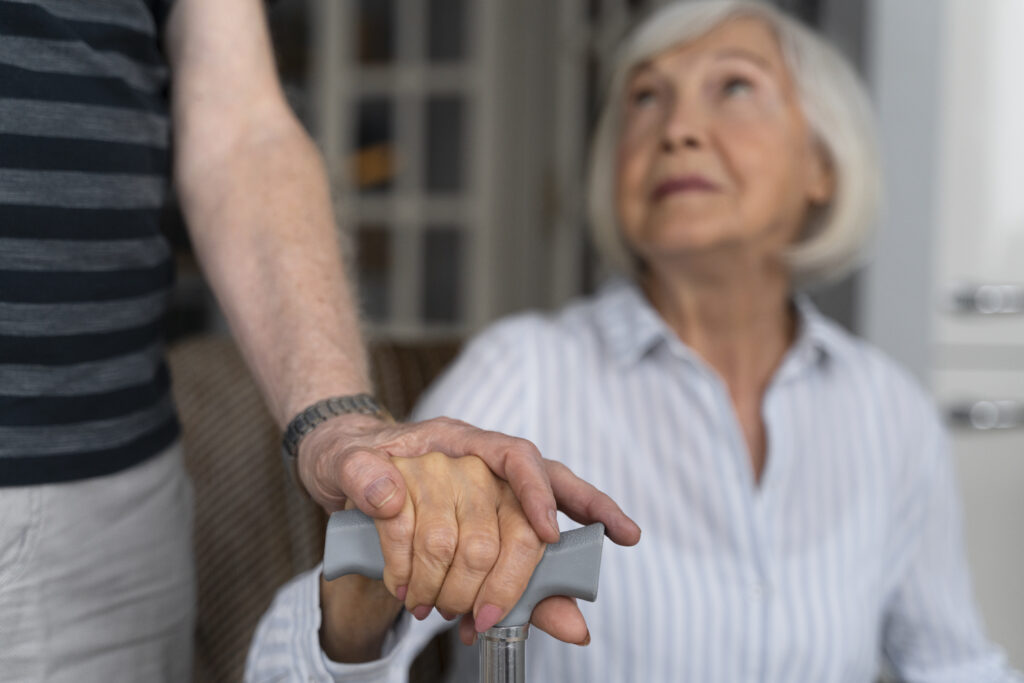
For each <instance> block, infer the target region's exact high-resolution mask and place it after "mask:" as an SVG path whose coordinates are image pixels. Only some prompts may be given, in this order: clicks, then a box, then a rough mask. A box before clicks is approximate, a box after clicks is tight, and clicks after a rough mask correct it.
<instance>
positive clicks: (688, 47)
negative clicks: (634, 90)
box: [632, 17, 788, 76]
mask: <svg viewBox="0 0 1024 683" xmlns="http://www.w3.org/2000/svg"><path fill="white" fill-rule="evenodd" d="M727 59H739V60H745V61H748V62H750V63H751V64H754V65H756V66H758V67H760V68H761V69H763V70H765V71H768V72H771V73H777V74H778V75H781V76H786V75H788V69H787V68H786V63H785V60H784V59H783V56H782V50H781V49H780V47H779V41H778V38H777V37H776V35H775V31H774V30H773V29H772V27H771V26H769V25H768V24H767V23H766V22H764V21H763V20H761V19H758V18H756V17H735V18H732V19H727V20H726V21H724V22H722V23H720V24H718V25H717V26H715V27H713V28H712V29H711V30H709V31H708V32H707V33H704V34H703V35H701V36H699V37H697V38H694V39H693V40H688V41H686V42H684V43H680V44H677V45H673V46H672V47H669V48H667V49H665V50H662V51H661V52H658V53H657V54H655V55H654V56H652V57H651V58H649V59H646V60H644V61H643V62H641V63H639V64H637V66H636V67H635V68H634V69H633V70H632V72H633V73H634V74H636V73H639V72H641V71H647V70H653V71H656V72H665V73H672V72H676V71H677V70H679V69H685V68H687V67H688V66H690V65H692V64H696V63H701V62H707V61H713V60H727Z"/></svg>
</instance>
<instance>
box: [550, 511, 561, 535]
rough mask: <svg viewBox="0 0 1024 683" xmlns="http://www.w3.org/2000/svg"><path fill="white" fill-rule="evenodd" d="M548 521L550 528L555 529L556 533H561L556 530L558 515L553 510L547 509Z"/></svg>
mask: <svg viewBox="0 0 1024 683" xmlns="http://www.w3.org/2000/svg"><path fill="white" fill-rule="evenodd" d="M548 522H550V523H551V528H552V529H554V530H555V533H556V534H559V533H561V532H559V531H558V515H556V514H555V511H554V510H548Z"/></svg>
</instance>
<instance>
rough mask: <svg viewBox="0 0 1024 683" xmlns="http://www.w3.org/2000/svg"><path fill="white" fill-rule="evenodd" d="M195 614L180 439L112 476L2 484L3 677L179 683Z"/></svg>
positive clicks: (188, 659) (188, 498) (186, 667)
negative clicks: (14, 484)
mask: <svg viewBox="0 0 1024 683" xmlns="http://www.w3.org/2000/svg"><path fill="white" fill-rule="evenodd" d="M194 617H195V572H194V568H193V561H192V487H191V484H190V483H189V481H188V477H187V476H186V474H185V469H184V464H183V458H182V449H181V446H180V444H176V445H174V446H172V447H171V448H169V449H167V450H166V451H164V452H163V453H161V454H160V455H158V456H156V457H153V458H151V459H149V460H146V461H145V462H143V463H141V464H139V465H137V466H135V467H132V468H129V469H127V470H124V471H122V472H118V473H116V474H113V475H109V476H104V477H96V478H93V479H86V480H82V481H77V482H70V483H60V484H47V485H42V486H25V487H13V488H0V681H3V682H4V683H6V682H7V681H11V682H13V681H18V682H19V683H21V682H23V681H47V682H50V681H53V682H60V683H64V682H68V683H70V682H72V681H74V682H75V683H91V682H92V681H96V682H100V681H102V682H103V683H108V682H113V681H147V682H148V681H187V680H189V678H190V676H191V673H192V628H193V621H194Z"/></svg>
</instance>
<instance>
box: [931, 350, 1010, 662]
mask: <svg viewBox="0 0 1024 683" xmlns="http://www.w3.org/2000/svg"><path fill="white" fill-rule="evenodd" d="M935 392H936V395H937V396H938V398H939V401H940V403H941V405H942V406H943V407H944V408H945V409H946V410H947V412H948V411H950V410H951V409H956V410H958V412H961V413H962V415H961V418H960V419H958V420H956V421H955V422H954V423H953V425H952V436H953V449H954V454H955V457H956V463H957V474H958V477H959V480H960V489H961V492H962V498H963V505H964V531H965V534H966V538H967V553H968V560H969V562H970V566H971V578H972V581H973V585H974V593H975V597H976V599H977V602H978V607H979V608H980V610H981V613H982V616H983V618H984V621H985V626H986V629H987V631H988V635H989V637H991V638H992V640H993V641H995V642H996V643H998V644H999V645H1001V646H1002V647H1003V648H1004V649H1005V650H1006V651H1007V654H1008V655H1009V657H1010V660H1011V662H1012V663H1013V665H1014V666H1015V667H1016V668H1017V669H1018V670H1024V578H1022V577H1024V531H1022V528H1021V527H1022V525H1024V371H1022V372H1006V371H991V370H990V371H977V370H974V371H955V370H949V371H942V372H937V373H936V374H935Z"/></svg>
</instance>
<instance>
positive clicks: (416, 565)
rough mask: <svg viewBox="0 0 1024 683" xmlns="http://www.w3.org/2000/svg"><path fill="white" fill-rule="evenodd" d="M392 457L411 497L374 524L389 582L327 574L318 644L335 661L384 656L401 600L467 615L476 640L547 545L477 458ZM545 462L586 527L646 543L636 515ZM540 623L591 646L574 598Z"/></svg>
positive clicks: (513, 598)
mask: <svg viewBox="0 0 1024 683" xmlns="http://www.w3.org/2000/svg"><path fill="white" fill-rule="evenodd" d="M392 462H393V463H394V464H395V466H396V467H397V468H398V469H399V471H400V472H401V474H402V476H403V478H404V479H405V485H406V487H407V489H408V494H407V497H406V499H405V501H404V505H403V508H402V511H401V512H400V513H399V514H398V515H397V516H395V517H393V518H390V519H386V520H378V521H376V527H377V531H378V534H379V535H380V543H381V550H382V553H383V556H384V560H385V564H386V568H385V571H384V579H383V581H374V580H371V579H366V578H364V577H361V576H356V575H350V576H345V577H342V578H340V579H337V580H335V581H330V582H327V581H324V580H321V611H322V613H323V619H322V626H321V630H320V640H321V644H322V646H323V648H324V651H325V653H326V654H327V655H328V656H329V657H330V658H331V659H333V660H334V661H339V662H360V661H369V660H373V659H376V658H378V657H379V656H380V650H381V645H382V642H383V639H384V636H385V634H386V633H387V630H388V628H389V626H390V625H391V624H392V622H393V621H394V619H395V617H396V616H397V615H398V613H399V611H400V610H401V609H402V606H403V604H404V606H405V608H406V609H408V610H409V611H410V612H412V613H413V614H414V615H415V616H416V617H417V618H419V619H423V618H426V616H427V615H428V614H429V613H430V611H431V609H432V608H437V610H438V611H439V612H440V613H441V615H442V616H444V617H445V618H448V619H454V618H455V617H456V616H457V615H464V616H463V618H462V621H461V623H460V626H459V632H460V637H461V639H462V641H463V642H465V643H467V644H470V643H472V641H473V639H474V638H475V637H476V634H477V633H480V632H483V631H485V630H487V629H488V628H490V627H491V626H493V625H494V624H495V623H497V622H498V621H500V620H501V619H502V618H503V617H504V616H505V615H506V614H507V613H508V612H509V610H510V609H511V608H512V607H513V605H515V603H516V602H517V601H518V600H519V597H520V596H521V595H522V593H523V591H524V590H525V589H526V586H527V583H528V582H529V579H530V576H531V574H532V573H533V570H534V568H535V567H536V565H537V563H538V562H539V561H540V559H541V556H542V554H543V551H544V544H543V543H542V542H541V541H540V539H539V538H538V537H537V535H536V533H535V532H534V531H533V529H532V528H531V526H530V523H529V521H528V520H527V518H526V516H525V515H524V514H523V511H522V508H521V507H520V505H519V503H518V501H517V500H516V497H515V495H514V494H513V493H512V490H511V489H510V488H509V486H508V484H507V483H505V482H504V481H502V480H500V479H498V478H496V477H495V476H494V475H493V474H492V473H491V471H490V469H488V467H487V466H486V465H485V464H484V463H483V462H482V461H480V460H479V459H478V458H475V457H464V458H449V457H446V456H444V455H442V454H440V453H431V454H428V455H424V456H421V457H415V458H395V459H393V461H392ZM545 467H546V469H547V472H548V475H549V476H550V477H551V479H552V481H553V483H554V482H557V484H558V485H557V486H556V487H555V488H556V490H571V491H572V500H573V502H574V505H573V506H572V507H571V508H568V509H566V510H565V512H566V513H567V514H568V515H569V516H570V517H572V518H573V519H576V520H577V521H579V522H581V523H588V522H591V521H593V520H594V519H596V518H598V517H611V518H616V519H621V520H622V521H621V522H620V523H618V524H613V525H610V526H609V527H608V530H607V533H608V536H609V537H610V538H611V539H612V540H613V541H615V542H616V543H619V544H622V545H633V544H635V543H636V542H637V541H638V540H639V537H640V530H639V528H637V527H636V525H635V524H633V523H632V522H631V521H629V520H628V518H625V517H624V516H622V515H621V513H619V515H616V516H612V515H607V514H605V513H606V512H607V510H608V508H609V506H610V507H612V508H614V509H615V511H616V512H618V508H617V506H616V505H615V503H614V502H613V501H612V500H611V499H610V498H608V496H606V495H605V494H603V493H601V492H600V491H598V490H597V489H596V488H594V487H592V486H590V485H589V484H587V483H586V482H584V481H582V480H580V479H578V478H577V477H576V476H575V475H573V474H572V473H571V472H570V471H569V470H568V469H567V468H566V467H564V466H563V465H561V464H559V463H555V462H552V461H545ZM559 502H560V504H564V503H563V502H562V501H559ZM532 623H533V624H534V625H536V626H537V627H538V628H540V629H542V630H544V631H546V632H547V633H549V634H550V635H552V636H553V637H555V638H558V639H560V640H563V641H565V642H569V643H576V644H581V645H585V644H586V643H587V642H589V632H588V630H587V626H586V623H585V621H584V620H583V616H582V614H581V613H580V611H579V609H578V608H577V607H576V604H575V601H574V600H571V599H569V598H564V597H553V598H548V599H546V600H544V601H542V602H541V603H540V604H538V605H537V608H536V609H535V610H534V612H533V617H532ZM354 626H357V627H356V628H354Z"/></svg>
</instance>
